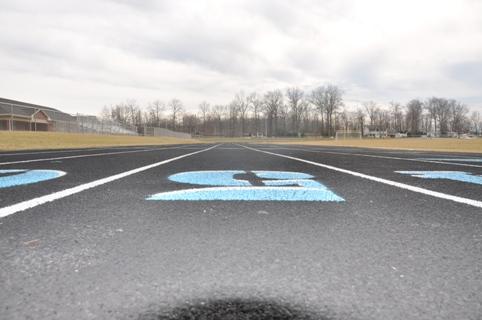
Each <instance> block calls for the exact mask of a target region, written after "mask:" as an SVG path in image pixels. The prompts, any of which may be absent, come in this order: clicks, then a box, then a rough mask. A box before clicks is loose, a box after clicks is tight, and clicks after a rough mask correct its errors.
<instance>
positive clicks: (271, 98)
mask: <svg viewBox="0 0 482 320" xmlns="http://www.w3.org/2000/svg"><path fill="white" fill-rule="evenodd" d="M282 104H283V93H282V92H281V91H280V90H274V91H268V92H266V94H265V95H264V106H265V113H266V117H267V134H268V136H276V135H277V134H278V132H277V131H278V130H277V123H278V109H279V108H280V106H281V105H282Z"/></svg>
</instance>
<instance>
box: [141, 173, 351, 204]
mask: <svg viewBox="0 0 482 320" xmlns="http://www.w3.org/2000/svg"><path fill="white" fill-rule="evenodd" d="M252 172H253V173H254V174H255V175H256V176H257V177H258V178H260V179H263V180H262V182H263V184H264V186H253V185H251V183H250V182H249V181H247V180H238V179H235V178H234V176H235V175H236V174H245V173H247V172H246V171H244V170H226V171H190V172H181V173H177V174H174V175H171V176H169V180H171V181H175V182H179V183H186V184H194V185H203V186H217V187H211V188H196V189H187V190H176V191H169V192H161V193H158V194H154V195H152V196H150V197H147V198H146V200H164V201H169V200H170V201H173V200H184V201H201V200H204V201H207V200H223V201H233V200H237V201H334V202H341V201H345V200H344V199H343V198H341V197H340V196H338V195H337V194H335V193H334V192H332V191H331V190H330V189H328V188H327V187H325V186H324V185H323V184H321V183H319V182H318V181H315V180H313V179H312V178H314V177H313V176H312V175H309V174H306V173H301V172H290V171H252ZM264 179H267V180H264Z"/></svg>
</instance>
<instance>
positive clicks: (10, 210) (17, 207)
mask: <svg viewBox="0 0 482 320" xmlns="http://www.w3.org/2000/svg"><path fill="white" fill-rule="evenodd" d="M216 147H217V145H216V146H212V147H209V148H206V149H203V150H199V151H195V152H191V153H187V154H183V155H181V156H178V157H174V158H171V159H167V160H164V161H160V162H156V163H153V164H150V165H147V166H143V167H140V168H136V169H133V170H129V171H125V172H122V173H118V174H115V175H113V176H110V177H106V178H102V179H99V180H95V181H92V182H88V183H85V184H81V185H79V186H76V187H73V188H69V189H65V190H62V191H58V192H54V193H51V194H48V195H45V196H41V197H38V198H35V199H31V200H27V201H23V202H19V203H17V204H14V205H11V206H8V207H4V208H0V218H4V217H6V216H9V215H11V214H14V213H16V212H19V211H24V210H27V209H30V208H33V207H36V206H39V205H42V204H44V203H47V202H52V201H55V200H58V199H61V198H65V197H68V196H70V195H73V194H76V193H79V192H82V191H84V190H87V189H91V188H95V187H97V186H100V185H103V184H106V183H109V182H112V181H115V180H119V179H122V178H125V177H127V176H130V175H133V174H136V173H139V172H142V171H146V170H149V169H152V168H155V167H158V166H161V165H163V164H166V163H169V162H173V161H176V160H179V159H182V158H186V157H189V156H192V155H195V154H197V153H201V152H205V151H208V150H211V149H213V148H216Z"/></svg>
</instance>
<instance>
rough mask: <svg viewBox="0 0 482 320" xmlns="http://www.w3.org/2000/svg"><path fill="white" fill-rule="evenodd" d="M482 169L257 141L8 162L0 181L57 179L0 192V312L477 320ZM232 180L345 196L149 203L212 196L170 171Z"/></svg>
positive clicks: (458, 160)
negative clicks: (195, 193) (34, 176)
mask: <svg viewBox="0 0 482 320" xmlns="http://www.w3.org/2000/svg"><path fill="white" fill-rule="evenodd" d="M481 159H482V154H480V155H477V154H447V153H430V152H417V151H413V152H410V151H393V150H374V149H371V150H369V149H354V148H323V147H307V146H281V145H251V144H250V145H246V146H242V145H235V144H222V145H177V146H169V147H166V146H159V147H153V146H150V147H131V148H111V149H79V150H65V151H48V150H46V151H42V152H18V153H15V152H13V153H12V152H11V153H3V154H0V170H3V171H1V172H2V173H1V174H0V186H1V185H2V182H1V181H2V177H3V178H5V177H6V176H15V175H16V174H19V172H14V171H11V170H19V169H22V170H29V171H26V172H31V173H32V172H33V173H35V172H38V171H36V170H55V172H64V173H65V175H62V176H59V177H58V178H53V179H50V180H45V181H40V182H37V183H31V184H23V185H16V186H7V187H3V188H0V216H1V217H2V218H0V258H1V259H0V286H1V290H0V318H1V319H151V318H152V319H155V318H156V317H158V316H159V315H160V314H162V315H164V314H168V313H169V312H171V311H172V310H173V308H176V307H178V308H180V309H175V310H186V309H182V308H185V306H191V305H194V307H189V308H187V309H189V310H190V311H189V312H190V313H189V315H190V316H192V315H193V314H195V313H193V311H192V310H193V309H192V308H198V309H197V310H198V312H199V313H198V314H201V315H203V314H204V315H206V314H205V312H206V309H209V310H211V311H212V310H213V309H216V310H217V309H218V308H221V309H222V308H225V307H226V306H228V308H231V309H232V308H238V309H243V308H244V309H243V310H246V309H249V308H251V309H253V307H252V306H253V305H255V306H256V307H255V308H254V309H259V310H262V309H263V308H264V309H263V310H262V311H260V313H259V314H258V316H259V315H260V314H264V315H269V314H271V315H272V317H275V316H274V315H273V314H274V311H273V308H272V305H274V304H276V305H277V306H280V307H279V308H280V309H282V310H284V311H286V310H291V309H289V308H291V307H292V308H295V309H296V310H303V311H306V312H309V313H310V315H312V316H310V317H311V318H310V317H308V316H306V317H304V316H299V315H298V314H297V313H296V312H291V311H290V312H291V313H289V312H288V313H289V314H290V315H291V316H292V317H295V315H298V316H299V317H298V318H304V319H308V318H310V319H315V318H319V319H321V318H323V319H480V316H481V315H482V276H481V266H482V250H481V249H482V245H481V243H482V226H481V222H482V207H481V205H482V192H481V190H482V185H481V184H480V183H479V182H480V179H478V178H480V175H482V160H481ZM8 170H10V171H8ZM233 170H235V171H237V172H242V173H241V174H239V173H238V174H236V175H233V176H232V179H231V180H233V179H234V180H236V181H239V180H243V181H248V182H249V183H248V184H250V185H253V186H256V187H257V188H258V189H253V190H261V191H262V188H264V186H265V185H266V184H267V182H266V181H272V180H273V179H275V178H273V179H269V178H268V179H266V178H264V179H263V177H260V175H262V174H261V173H259V172H266V171H269V172H273V171H281V172H286V171H289V172H297V173H299V174H302V175H305V176H307V177H308V176H309V177H308V179H302V180H303V181H305V180H309V183H310V185H312V184H314V185H315V186H316V185H321V186H323V187H324V188H325V189H323V191H324V192H325V193H324V194H323V196H325V195H327V194H335V195H336V196H338V197H339V198H341V199H342V200H343V201H330V199H333V198H329V197H328V198H326V199H328V201H321V200H319V199H318V200H317V201H279V200H283V199H284V200H289V196H288V198H286V199H285V198H283V197H281V198H283V199H276V201H274V200H271V201H269V200H264V201H257V200H256V199H254V200H253V199H250V200H249V201H240V200H237V201H221V200H211V201H188V200H176V201H165V200H146V199H147V198H149V197H152V196H153V195H156V194H157V195H158V194H161V195H165V193H166V192H170V193H169V194H168V195H169V196H170V195H171V194H172V192H173V191H174V192H177V193H175V195H176V196H179V194H181V197H182V196H185V195H184V193H185V191H186V190H187V189H193V188H194V189H200V188H215V187H213V186H214V185H215V184H216V183H213V184H212V185H210V186H207V185H194V184H186V183H179V182H176V181H172V180H169V177H170V176H172V175H174V174H179V173H184V172H191V171H202V172H205V171H209V172H214V171H215V172H224V173H223V174H225V173H226V171H228V172H230V171H233ZM253 171H255V172H258V174H256V173H253ZM400 171H404V172H407V171H411V172H412V171H417V172H418V176H417V175H415V176H413V174H408V173H400ZM420 171H422V172H424V174H425V176H427V175H428V176H429V177H432V178H427V177H423V175H422V176H420ZM22 172H23V171H20V173H22ZM433 172H437V174H438V175H439V177H438V178H437V176H433V175H432V176H431V174H433ZM440 172H443V174H442V176H441V177H440ZM447 172H449V174H447ZM461 172H462V173H461ZM284 174H285V173H284ZM265 175H266V173H265ZM285 175H286V174H285ZM467 177H468V178H469V179H468V180H467ZM171 179H173V178H172V177H171ZM210 179H211V178H210ZM213 179H214V180H216V177H215V178H213ZM464 179H465V180H467V181H463V180H464ZM214 180H213V181H214ZM3 181H4V184H5V183H7V184H6V185H8V181H11V180H8V179H7V180H5V179H3ZM5 181H7V182H5ZM297 183H298V182H293V181H292V182H288V183H285V182H282V183H281V187H282V186H283V185H291V187H293V185H294V187H298V188H302V186H300V185H297ZM222 187H227V188H229V186H223V185H222V186H220V187H219V188H222ZM219 188H218V189H219ZM231 188H233V190H234V191H233V192H234V194H236V192H238V191H236V190H237V189H236V187H231ZM238 189H239V188H238ZM245 190H246V189H243V191H245ZM263 190H264V189H263ZM297 190H298V189H297ZM202 191H206V190H202ZM216 192H217V191H213V192H208V193H207V194H208V196H209V195H213V197H219V195H220V193H219V192H218V193H216ZM203 194H204V196H205V194H206V192H204V193H203ZM230 194H232V193H230ZM254 194H255V195H254V197H256V196H258V195H260V194H266V192H265V193H263V192H258V191H255V192H254ZM238 195H239V194H238ZM222 196H224V195H222ZM251 196H253V193H251ZM268 196H269V194H268ZM320 199H321V198H320ZM258 200H259V199H258ZM213 301H214V302H213ZM233 301H234V302H233ZM240 305H242V307H239V306H240ZM206 306H208V307H206ZM213 306H214V307H213ZM233 306H235V307H233ZM199 310H200V311H199ZM266 310H268V311H266ZM176 312H178V311H176ZM174 313H175V312H174ZM177 314H178V316H179V314H181V313H179V312H178V313H177ZM184 316H185V314H184ZM173 317H174V316H173ZM174 318H175V317H174ZM178 318H179V317H178ZM278 318H280V319H281V318H283V317H282V316H279V315H278ZM285 318H289V317H285ZM251 319H253V317H251ZM254 319H256V318H254Z"/></svg>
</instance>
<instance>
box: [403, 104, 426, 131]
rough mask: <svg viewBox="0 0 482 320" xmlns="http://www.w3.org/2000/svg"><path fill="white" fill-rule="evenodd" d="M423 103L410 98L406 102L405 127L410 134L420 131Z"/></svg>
mask: <svg viewBox="0 0 482 320" xmlns="http://www.w3.org/2000/svg"><path fill="white" fill-rule="evenodd" d="M422 112H423V104H422V102H421V101H420V100H418V99H413V100H410V101H409V102H408V103H407V113H406V115H405V119H406V123H407V129H408V132H410V133H411V134H417V133H419V132H420V127H421V122H422Z"/></svg>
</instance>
